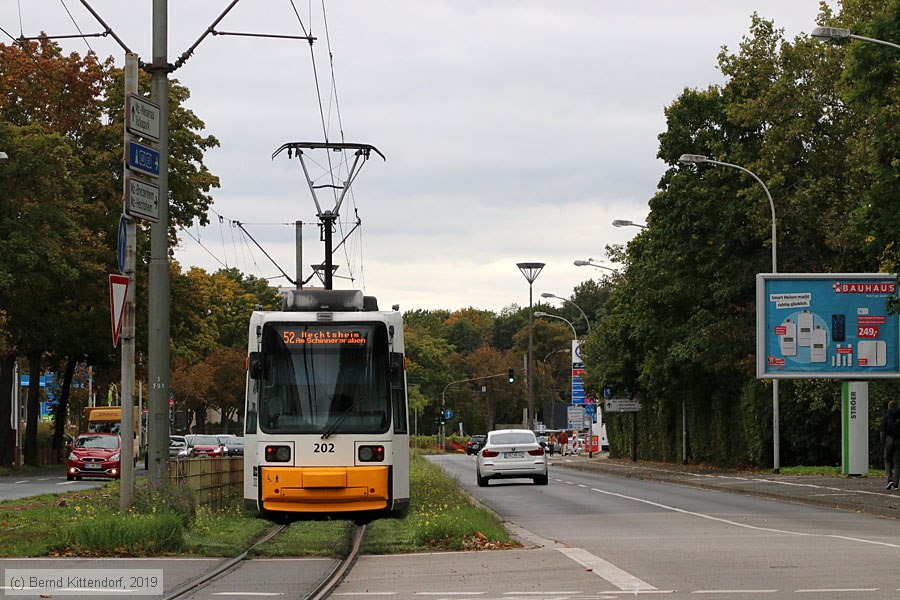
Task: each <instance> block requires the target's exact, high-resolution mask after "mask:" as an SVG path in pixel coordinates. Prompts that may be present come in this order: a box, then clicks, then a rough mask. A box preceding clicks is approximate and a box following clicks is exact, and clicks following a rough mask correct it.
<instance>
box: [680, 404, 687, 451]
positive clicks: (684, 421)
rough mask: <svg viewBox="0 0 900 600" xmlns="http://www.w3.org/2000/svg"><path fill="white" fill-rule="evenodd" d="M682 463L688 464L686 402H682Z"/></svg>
mask: <svg viewBox="0 0 900 600" xmlns="http://www.w3.org/2000/svg"><path fill="white" fill-rule="evenodd" d="M681 463H682V464H685V465H686V464H687V411H686V410H685V402H684V400H682V401H681Z"/></svg>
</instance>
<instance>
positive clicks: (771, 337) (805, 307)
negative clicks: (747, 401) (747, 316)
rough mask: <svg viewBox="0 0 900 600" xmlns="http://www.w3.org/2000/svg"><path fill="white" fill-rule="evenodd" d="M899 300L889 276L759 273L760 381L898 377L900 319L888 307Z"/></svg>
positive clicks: (899, 370) (758, 364)
mask: <svg viewBox="0 0 900 600" xmlns="http://www.w3.org/2000/svg"><path fill="white" fill-rule="evenodd" d="M896 297H897V279H896V277H895V276H893V275H889V274H884V273H827V274H820V273H762V274H759V275H757V276H756V307H757V314H756V325H757V339H756V348H757V352H756V354H757V356H756V358H757V361H756V375H757V377H758V378H760V379H781V378H784V379H813V378H821V379H826V378H827V379H876V378H895V377H900V318H898V316H897V315H896V314H891V313H890V310H889V308H888V306H887V303H888V300H889V299H890V298H896Z"/></svg>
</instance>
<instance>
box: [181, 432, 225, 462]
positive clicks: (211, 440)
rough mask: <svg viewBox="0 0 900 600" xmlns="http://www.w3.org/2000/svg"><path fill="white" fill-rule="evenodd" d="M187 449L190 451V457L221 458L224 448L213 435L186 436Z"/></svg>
mask: <svg viewBox="0 0 900 600" xmlns="http://www.w3.org/2000/svg"><path fill="white" fill-rule="evenodd" d="M184 437H185V439H186V440H187V444H188V448H190V449H191V456H195V457H196V456H222V455H223V454H224V453H225V448H224V447H223V446H222V443H221V442H220V441H219V438H217V437H216V436H214V435H200V434H197V435H186V436H184Z"/></svg>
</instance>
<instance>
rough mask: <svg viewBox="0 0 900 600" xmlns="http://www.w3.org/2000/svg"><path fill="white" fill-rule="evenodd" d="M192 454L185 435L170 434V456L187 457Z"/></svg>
mask: <svg viewBox="0 0 900 600" xmlns="http://www.w3.org/2000/svg"><path fill="white" fill-rule="evenodd" d="M187 456H190V449H189V448H188V444H187V440H185V439H184V436H183V435H170V436H169V457H170V458H172V457H174V458H185V457H187Z"/></svg>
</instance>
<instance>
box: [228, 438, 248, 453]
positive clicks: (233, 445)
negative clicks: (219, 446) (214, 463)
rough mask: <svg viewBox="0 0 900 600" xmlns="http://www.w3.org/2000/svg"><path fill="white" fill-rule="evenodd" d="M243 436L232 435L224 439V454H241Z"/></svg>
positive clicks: (242, 451)
mask: <svg viewBox="0 0 900 600" xmlns="http://www.w3.org/2000/svg"><path fill="white" fill-rule="evenodd" d="M243 455H244V438H242V437H240V436H237V435H232V436H229V437H228V439H226V440H225V456H243Z"/></svg>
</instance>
